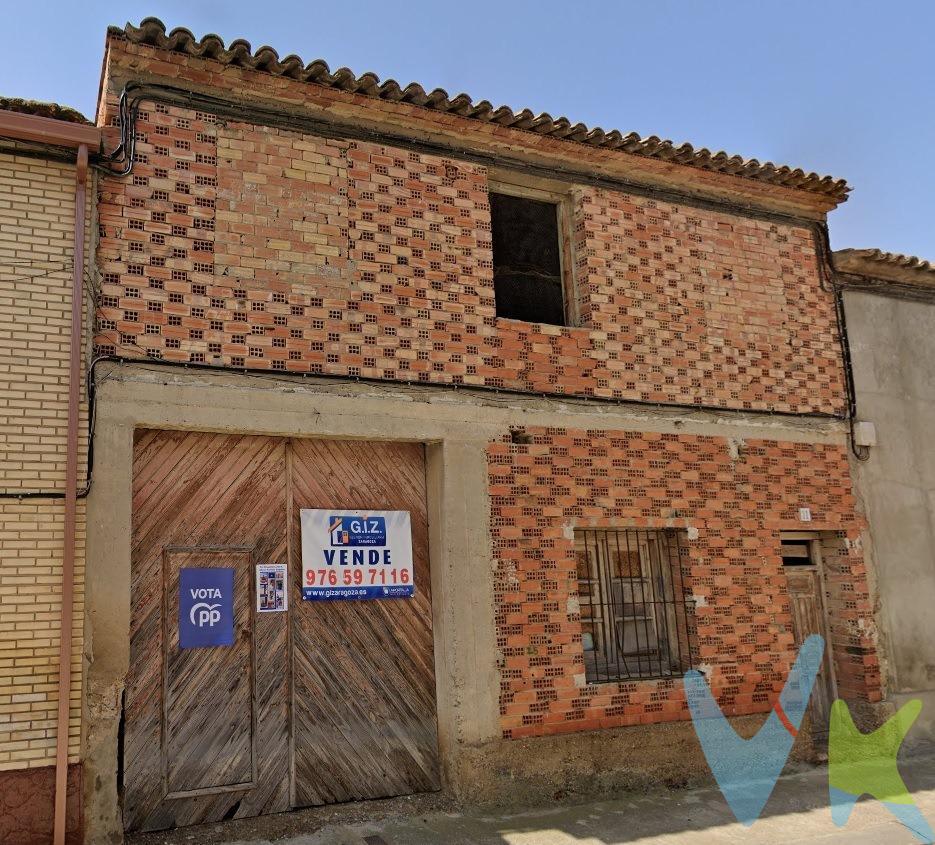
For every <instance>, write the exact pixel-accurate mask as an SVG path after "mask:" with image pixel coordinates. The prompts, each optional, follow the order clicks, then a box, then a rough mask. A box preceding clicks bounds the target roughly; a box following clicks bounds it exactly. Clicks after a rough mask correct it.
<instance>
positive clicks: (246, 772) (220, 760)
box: [163, 549, 256, 798]
mask: <svg viewBox="0 0 935 845" xmlns="http://www.w3.org/2000/svg"><path fill="white" fill-rule="evenodd" d="M164 560H165V576H166V577H165V584H166V589H165V598H166V612H165V614H164V617H163V618H164V625H165V627H164V636H165V638H166V644H167V646H168V647H167V648H166V649H165V650H164V652H163V657H164V662H165V668H164V680H165V683H164V686H163V735H164V737H165V741H164V747H165V753H164V754H163V770H164V779H165V786H164V789H165V792H166V794H167V796H169V797H175V798H177V797H185V794H186V793H194V792H200V793H202V794H206V793H208V792H218V791H230V790H232V789H236V788H240V789H243V788H251V787H253V786H254V785H255V784H254V781H255V780H256V777H255V772H254V754H253V751H254V749H253V657H254V655H253V648H252V638H253V631H252V627H253V626H252V621H253V620H252V616H253V613H252V608H253V601H252V595H251V577H250V576H251V574H252V566H251V564H252V563H253V561H252V558H251V553H250V550H243V549H240V550H238V549H184V550H182V549H167V550H166V551H165V554H164ZM183 567H191V568H196V569H201V568H209V567H229V568H231V569H233V570H234V613H235V616H234V645H233V646H230V647H224V648H185V649H180V648H179V629H178V613H179V570H180V569H182V568H183Z"/></svg>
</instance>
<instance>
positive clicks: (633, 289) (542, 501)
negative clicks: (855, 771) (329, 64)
mask: <svg viewBox="0 0 935 845" xmlns="http://www.w3.org/2000/svg"><path fill="white" fill-rule="evenodd" d="M141 76H145V77H148V78H155V79H157V80H168V81H169V82H171V84H173V85H179V84H180V83H184V84H191V85H192V86H194V87H197V88H200V89H202V90H208V91H214V92H215V93H217V92H220V93H222V94H223V93H227V94H230V93H231V92H233V91H234V90H236V91H237V92H238V94H243V95H244V96H245V97H246V96H255V97H260V98H264V97H265V98H268V99H269V101H270V102H271V103H273V104H275V105H278V106H280V107H283V108H285V107H286V106H288V107H289V108H295V107H296V104H297V103H298V104H303V105H310V106H314V107H316V108H324V109H329V110H331V109H333V110H334V112H335V113H340V114H341V115H342V116H343V117H344V118H347V117H348V116H353V115H354V114H355V110H359V114H358V118H359V120H360V121H361V122H362V123H364V124H366V121H367V119H368V116H369V117H373V115H374V113H375V111H376V112H381V113H383V114H384V115H390V114H392V116H393V119H394V120H396V122H397V123H398V124H405V123H406V121H411V127H412V130H413V132H416V131H417V130H418V129H419V127H420V121H421V122H422V123H425V122H426V121H429V120H432V121H435V122H436V123H439V124H445V128H446V129H451V127H452V125H453V124H455V123H457V118H456V117H452V116H446V117H439V116H437V115H433V116H432V117H431V118H428V117H425V116H424V115H420V114H419V113H418V109H414V107H412V106H408V105H406V104H393V105H390V104H386V103H376V104H371V105H367V106H366V109H365V108H364V107H363V106H361V105H360V103H359V102H358V99H355V97H354V95H351V94H344V93H343V92H336V91H334V90H332V89H320V88H318V87H317V86H315V85H309V84H306V83H300V82H296V81H294V80H290V79H287V78H281V77H279V78H273V77H271V76H269V75H266V74H263V73H260V72H256V71H248V70H245V69H243V68H237V67H231V66H228V67H221V66H219V65H217V64H216V63H213V62H211V61H210V60H204V59H198V58H196V57H193V56H191V57H190V56H182V55H179V54H177V53H174V54H170V53H168V52H166V51H162V50H159V49H154V48H151V47H148V46H144V45H140V44H128V43H125V42H123V41H121V40H119V39H114V40H112V41H111V42H110V47H109V58H108V65H107V67H106V73H105V82H106V87H105V98H104V100H103V101H102V106H101V111H100V119H101V121H102V122H103V123H105V124H106V125H110V126H113V125H114V124H115V108H116V100H117V96H118V94H119V91H120V87H121V86H122V84H123V82H124V81H127V80H132V79H135V78H138V77H141ZM367 109H369V114H368V113H367ZM461 128H462V129H463V131H464V134H465V143H470V140H471V138H472V137H476V138H477V139H478V141H479V142H480V140H483V141H484V142H485V143H487V142H489V141H490V137H489V135H490V132H491V129H490V127H486V126H481V127H479V128H478V127H474V126H472V127H470V128H468V127H461ZM135 129H136V133H137V134H136V138H137V144H136V151H137V157H136V163H135V164H134V167H133V172H132V174H131V175H130V176H129V177H127V178H117V177H102V181H101V192H100V208H99V218H100V224H101V225H100V238H101V240H100V247H99V250H98V264H99V269H100V272H101V275H102V284H101V289H100V299H99V302H98V309H97V317H98V320H97V333H96V345H97V348H98V350H99V351H100V352H102V353H105V354H112V355H119V356H121V357H126V358H136V359H144V358H155V359H162V360H164V361H170V362H178V363H181V364H185V363H195V364H215V365H219V366H223V367H229V368H236V369H245V370H256V371H271V372H277V371H278V372H285V373H307V374H314V375H331V376H341V377H352V378H353V377H361V378H367V379H376V380H381V379H383V380H393V381H397V382H398V381H403V382H417V383H428V384H434V385H440V386H458V385H464V386H477V387H484V388H495V389H509V390H515V391H521V392H525V393H535V394H545V395H551V396H575V397H597V398H602V399H614V400H621V401H626V400H630V401H639V402H644V403H646V402H649V403H660V404H675V405H682V406H689V407H698V406H704V407H708V408H716V409H725V410H757V411H772V412H782V413H789V414H823V415H836V416H841V415H843V414H844V412H845V408H846V397H845V385H844V374H843V369H842V364H841V351H840V338H839V336H838V332H837V325H836V319H835V307H834V300H833V296H832V293H831V292H830V290H828V289H826V287H825V286H824V284H823V282H822V272H821V269H820V267H819V260H818V255H817V251H816V232H815V230H814V228H813V227H812V226H811V224H809V223H808V222H805V221H803V222H789V221H788V220H783V219H780V218H777V217H775V216H772V217H771V216H770V215H763V214H754V213H745V212H742V211H740V210H737V209H734V208H731V207H727V206H724V205H721V206H718V207H715V206H713V205H711V204H709V203H705V202H700V201H699V202H691V201H688V200H686V201H684V202H680V201H676V200H673V199H671V198H666V199H662V198H658V197H653V196H651V195H645V194H644V193H638V192H628V191H626V190H613V189H611V188H608V187H603V186H602V187H597V186H593V185H584V184H577V185H569V195H570V203H571V219H572V221H573V234H572V238H571V240H572V253H573V267H574V298H575V309H574V310H575V311H576V315H577V316H576V322H575V325H573V326H569V327H555V326H543V325H536V324H525V323H521V322H518V321H512V320H503V319H497V317H496V313H495V300H494V287H493V262H492V254H491V237H490V206H489V193H488V190H489V188H488V169H487V167H485V166H484V165H482V164H478V163H474V162H470V161H466V160H463V159H459V158H457V157H455V156H445V155H436V154H430V153H427V152H423V151H420V150H418V149H416V148H413V147H405V148H404V147H403V146H402V145H400V146H393V145H388V144H386V143H377V142H375V141H372V140H366V141H365V140H354V139H352V138H343V137H323V136H321V135H314V134H309V133H308V132H302V131H299V130H298V128H296V129H294V130H290V129H285V128H281V127H276V126H267V125H259V124H258V123H247V122H243V121H240V120H232V119H230V118H225V117H223V116H221V117H219V116H217V115H214V114H211V113H210V112H207V111H199V110H197V109H195V108H189V107H182V106H179V105H172V104H167V103H163V102H160V101H159V100H158V99H153V100H149V101H143V103H142V104H141V106H140V112H139V115H138V120H137V123H136V126H135ZM113 131H114V130H111V132H112V134H113ZM485 133H486V134H485ZM482 136H483V137H482ZM500 140H501V142H504V143H505V140H504V138H502V137H501V138H500ZM114 142H115V136H114ZM530 143H532V142H530ZM535 143H536V144H539V145H541V146H542V147H543V148H545V147H547V146H548V145H549V144H552V145H554V144H555V142H553V141H551V140H549V139H543V140H541V141H535ZM566 154H567V151H566ZM588 155H590V153H588V152H583V153H582V156H583V157H585V158H586V157H587V156H588ZM652 166H655V165H651V166H650V165H648V167H650V168H651V167H652ZM722 178H723V179H729V178H730V177H722ZM712 179H713V177H712V176H711V175H710V174H705V175H704V176H701V175H699V184H700V183H701V182H705V183H708V184H711V182H712ZM750 190H751V192H752V193H756V194H758V195H759V196H760V198H762V196H763V195H764V189H763V188H762V186H756V187H755V189H754V188H752V187H751V189H750ZM751 195H752V194H751ZM530 433H531V434H532V443H531V444H529V445H523V444H515V443H511V442H509V438H506V439H505V440H503V441H498V442H495V443H492V444H491V445H490V449H489V473H490V495H491V508H492V524H491V533H492V537H493V546H494V548H493V556H494V560H495V596H496V606H495V612H496V624H497V631H498V647H499V660H500V668H501V677H502V690H501V698H500V703H501V728H502V732H503V735H504V736H505V737H507V738H518V737H524V736H532V735H542V734H549V733H560V732H569V731H577V730H586V729H592V728H599V727H611V726H625V725H633V724H641V723H643V724H645V723H650V722H657V721H671V720H678V719H685V718H687V709H686V705H685V701H684V694H683V691H682V689H681V685H680V684H679V683H678V681H677V680H663V681H642V682H628V683H613V684H600V685H593V684H591V685H589V684H587V683H585V680H584V664H583V657H582V643H581V622H580V618H579V616H578V614H577V610H576V599H577V583H576V577H577V576H576V570H575V563H574V555H573V553H572V540H571V539H570V536H569V530H570V529H569V527H570V526H573V525H576V526H582V527H585V526H586V527H620V526H642V527H662V526H677V527H685V528H688V527H691V528H692V529H697V532H698V533H697V537H695V538H693V539H692V540H691V541H690V542H689V550H690V585H691V590H692V595H693V597H694V599H695V600H696V602H697V611H696V618H697V649H698V650H697V655H696V657H697V662H699V663H701V664H704V665H705V666H709V667H711V670H712V675H711V678H712V685H713V687H714V688H715V691H716V694H717V695H718V697H719V700H720V701H721V703H722V705H723V706H724V708H725V712H727V713H729V714H734V715H742V714H751V713H758V712H763V711H766V710H768V709H769V707H770V705H771V702H772V700H773V697H774V696H775V693H776V691H777V690H779V689H780V688H781V686H782V683H783V678H784V676H785V673H786V672H787V669H788V667H789V665H790V663H791V660H792V658H793V646H792V630H791V611H790V607H789V599H788V594H787V591H786V586H785V578H784V575H783V572H782V561H781V558H780V553H779V551H780V545H779V544H780V539H779V532H780V530H781V529H796V528H801V527H802V526H801V525H800V524H799V523H798V522H797V508H798V507H799V506H808V507H810V508H811V509H812V512H813V515H814V522H813V523H812V525H810V526H809V528H810V529H814V530H819V531H822V532H825V536H826V538H827V539H826V541H825V542H826V544H827V547H828V554H827V555H826V568H827V583H828V601H829V603H830V608H829V610H830V612H831V616H832V619H833V631H832V639H833V641H834V643H833V644H834V647H835V649H836V661H837V663H836V669H837V676H838V683H839V687H840V691H841V694H842V695H844V696H845V697H848V698H851V699H860V700H864V701H868V702H875V701H878V700H879V699H880V697H881V695H882V691H881V684H880V676H879V670H878V666H877V662H876V653H875V644H874V641H873V634H872V628H871V626H867V625H865V624H864V622H866V620H867V619H868V618H869V617H870V615H871V602H870V597H869V593H868V586H867V579H866V573H865V569H864V563H863V558H862V554H861V543H860V534H861V531H862V528H863V525H862V522H861V521H860V519H859V518H858V517H857V516H856V515H855V506H854V499H853V496H852V494H851V488H850V482H849V480H848V467H847V456H846V451H845V449H844V448H843V447H840V446H829V445H823V444H809V443H807V442H802V443H798V442H797V443H786V442H778V441H748V442H746V443H745V444H742V445H741V447H740V450H739V452H736V450H733V451H732V447H729V444H728V442H727V440H725V439H724V438H715V437H700V436H688V435H661V434H653V433H651V432H650V433H643V434H639V435H634V434H627V433H621V432H614V431H603V430H599V431H571V430H567V431H566V430H564V429H542V430H536V431H532V432H530ZM735 452H736V454H735ZM492 659H493V658H492Z"/></svg>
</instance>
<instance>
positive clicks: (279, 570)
mask: <svg viewBox="0 0 935 845" xmlns="http://www.w3.org/2000/svg"><path fill="white" fill-rule="evenodd" d="M286 584H287V580H286V564H284V563H261V564H258V565H257V568H256V610H257V613H281V612H282V611H285V610H288V608H289V599H288V597H287V595H286Z"/></svg>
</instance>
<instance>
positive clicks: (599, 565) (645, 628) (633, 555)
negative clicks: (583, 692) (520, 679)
mask: <svg viewBox="0 0 935 845" xmlns="http://www.w3.org/2000/svg"><path fill="white" fill-rule="evenodd" d="M684 540H685V536H684V532H680V531H677V530H674V529H664V530H648V531H647V530H642V529H621V530H602V529H587V530H578V531H575V556H576V559H577V567H578V596H579V601H580V609H581V633H582V644H583V646H584V662H585V667H586V672H587V680H588V682H589V683H603V682H607V681H625V680H631V679H639V678H668V677H674V676H679V675H681V674H682V673H684V672H685V671H687V670H688V669H690V668H691V666H692V654H693V647H694V640H695V621H694V602H693V601H692V600H691V598H690V597H689V594H688V591H687V590H686V579H685V574H686V573H685V570H686V566H685V564H686V562H687V554H686V552H685V547H684Z"/></svg>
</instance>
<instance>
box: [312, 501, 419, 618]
mask: <svg viewBox="0 0 935 845" xmlns="http://www.w3.org/2000/svg"><path fill="white" fill-rule="evenodd" d="M300 519H301V523H302V570H303V571H302V598H303V599H304V600H305V601H328V600H334V599H357V600H361V599H398V598H410V597H411V596H413V595H414V594H415V589H416V588H415V579H414V577H413V569H412V528H411V526H410V522H409V511H352V510H341V509H340V508H329V509H328V510H312V509H303V510H302V511H301V514H300Z"/></svg>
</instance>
